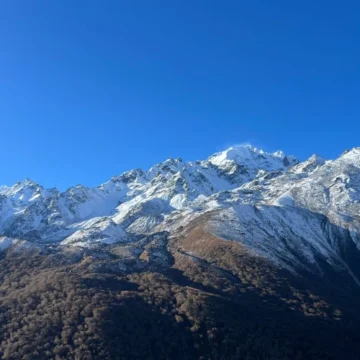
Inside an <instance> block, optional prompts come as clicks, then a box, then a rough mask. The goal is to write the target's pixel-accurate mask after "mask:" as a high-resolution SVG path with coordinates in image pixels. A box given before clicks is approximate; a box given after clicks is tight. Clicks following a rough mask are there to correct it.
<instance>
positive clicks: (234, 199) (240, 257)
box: [0, 145, 360, 359]
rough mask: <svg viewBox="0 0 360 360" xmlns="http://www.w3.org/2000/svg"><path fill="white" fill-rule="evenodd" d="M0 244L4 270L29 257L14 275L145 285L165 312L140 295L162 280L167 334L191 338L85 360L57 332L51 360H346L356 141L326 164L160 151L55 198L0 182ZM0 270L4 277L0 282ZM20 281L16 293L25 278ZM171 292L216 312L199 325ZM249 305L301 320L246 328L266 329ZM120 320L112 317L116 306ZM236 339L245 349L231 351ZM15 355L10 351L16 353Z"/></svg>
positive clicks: (359, 184) (352, 305) (359, 203)
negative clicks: (242, 326) (138, 165)
mask: <svg viewBox="0 0 360 360" xmlns="http://www.w3.org/2000/svg"><path fill="white" fill-rule="evenodd" d="M0 250H1V254H2V260H1V261H2V262H3V264H2V266H4V267H5V268H6V269H8V268H9V267H11V266H14V265H13V264H14V263H16V264H17V265H16V266H20V268H22V266H24V265H19V261H20V260H19V259H21V261H20V264H23V263H24V257H25V258H31V259H35V258H36V259H41V261H40V260H39V261H40V263H39V264H40V265H36V266H35V265H31V267H29V266H28V265H26V266H25V267H24V269H27V270H26V271H28V272H29V273H31V274H33V272H34V271H35V272H34V274H35V273H36V274H39V273H43V272H44V271H47V272H48V271H50V270H49V269H51V271H54V272H55V273H58V272H59V273H63V276H64V279H66V278H67V277H66V276H68V278H69V279H70V278H71V279H73V281H75V282H76V283H81V284H84V283H86V284H88V283H89V282H91V284H93V283H94V281H95V280H94V279H96V281H97V283H96V284H97V286H98V285H99V281H100V280H99V279H100V278H101V279H102V280H101V281H105V282H106V284H107V285H106V288H107V291H109V294H110V293H111V294H112V295H111V296H115V295H114V294H115V293H116V294H117V293H118V292H119V291H120V292H125V291H128V290H126V289H127V288H126V286H125V287H124V288H121V284H122V283H120V282H119V281H120V280H121V281H122V282H124V281H125V279H126V282H127V283H131V284H132V285H134V284H136V286H138V288H137V290H136V293H137V296H140V297H141V299H142V300H141V301H144V292H145V293H146V291H147V293H146V294H147V295H146V299H147V301H150V303H151V304H152V305H151V306H155V308H156V309H157V311H160V312H161V311H163V312H165V313H168V306H170V305H169V304H168V305H166V306H165V308H166V309H167V310H166V311H165V310H164V309H162V310H161V308H162V303H161V304H160V305H159V304H158V303H157V301H156V300H154V296H155V295H154V294H153V295H150V293H151V291H150V290H149V289H148V290H144V289H145V288H147V286H148V285H146V284H145V283H146V280H144V279H145V278H144V276H145V277H146V276H150V275H149V274H152V276H155V278H156V279H155V280H154V278H151V279H150V278H148V281H147V284H153V283H158V282H164V281H165V282H167V283H171V284H173V286H174V287H175V290H172V294H171V295H169V294H167V295H164V296H163V300H162V301H164V302H166V301H167V302H169V303H173V304H175V305H173V308H172V309H173V310H171V311H173V313H171V311H170V310H169V311H170V313H171V314H170V315H169V316H170V318H171V319H172V318H174V319H177V320H178V321H177V323H181V329H183V330H181V331H184V332H186V334H188V333H187V332H189V334H191V336H190V335H189V336H190V337H189V339H190V338H191V339H192V340H189V339H188V338H186V340H184V339H182V338H181V339H182V340H181V341H185V342H186V343H187V344H188V342H190V343H191V344H192V345H191V346H190V345H189V349H187V348H186V349H187V350H184V353H182V355H181V353H176V352H175V353H174V352H169V353H166V352H164V353H162V354H163V355H161V356H159V357H156V355H154V354H157V355H159V352H158V351H159V350H157V352H156V353H152V350H151V346H153V345H146V346H148V347H146V348H144V350H143V353H141V352H140V353H141V354H142V355H139V354H140V353H139V354H138V353H137V352H134V351H135V350H129V349H128V350H119V349H118V348H117V350H116V351H117V352H116V351H115V350H114V351H115V352H112V353H110V352H109V353H106V351H105V350H103V351H105V352H103V355H99V354H100V352H99V351H100V350H98V349H97V350H89V349H87V350H86V351H90V353H89V354H90V355H89V354H88V355H86V356H88V357H86V356H85V355H84V356H83V355H79V354H81V352H80V353H78V355H76V351H77V349H78V348H77V345H76V344H75V343H74V342H73V340H71V341H70V340H69V343H70V344H72V345H66V346H65V345H64V346H63V349H62V350H61V351H60V352H59V353H58V358H74V359H75V358H76V359H82V358H84V359H85V358H89V359H90V358H117V357H116V356H117V355H114V354H122V355H121V356H124V358H129V359H131V358H184V359H185V358H189V359H190V358H191V359H195V358H196V359H241V358H244V359H245V358H246V359H290V358H294V359H295V358H297V359H302V358H304V359H305V358H307V359H309V358H334V359H337V358H347V359H350V358H354V359H355V358H358V355H359V354H360V353H359V352H358V350H359V346H358V345H354V342H356V341H357V336H358V335H357V332H356V330H355V329H356V328H357V326H358V325H359V324H360V321H358V320H357V319H358V315H359V314H358V307H357V304H358V300H359V294H360V265H359V264H360V148H354V149H352V150H346V151H345V152H344V153H343V154H342V155H340V156H339V157H338V158H337V159H335V160H325V159H323V158H322V157H321V156H319V155H313V156H311V157H310V158H309V159H308V160H306V161H302V162H301V161H299V160H298V159H297V158H296V157H294V156H289V155H286V154H284V153H283V152H282V151H277V152H275V153H268V152H265V151H263V150H261V149H258V148H256V147H253V146H251V145H241V146H233V147H230V148H228V149H227V150H225V151H222V152H218V153H215V154H214V155H212V156H210V157H209V158H208V159H206V160H201V161H194V162H185V161H183V160H182V159H181V158H178V159H168V160H166V161H164V162H162V163H159V164H156V165H154V166H153V167H151V168H150V169H149V170H142V169H135V170H131V171H127V172H125V173H123V174H121V175H119V176H114V177H113V178H111V179H110V180H109V181H108V182H106V183H104V184H101V185H99V186H98V187H95V188H88V187H85V186H82V185H77V186H74V187H71V188H69V189H67V190H66V191H64V192H61V191H59V190H58V189H56V188H52V189H45V188H44V187H42V186H41V185H39V184H37V183H36V182H34V181H32V180H30V179H26V180H24V181H22V182H18V183H16V184H15V185H13V186H1V187H0ZM37 261H38V260H37ZM34 269H36V270H34ZM44 269H45V270H44ZM4 271H5V270H4ZM6 274H7V275H6V276H8V277H10V278H11V276H14V275H11V272H6ZM66 274H67V275H66ZM144 274H147V275H144ZM154 274H156V275H154ZM1 276H2V280H3V282H4V279H5V278H6V276H5V274H4V273H3V274H2V275H1ZM158 276H160V278H158ZM104 279H105V280H104ZM114 279H115V280H116V281H115V280H114ZM28 281H29V283H28V284H27V285H26V286H28V287H29V286H30V285H29V284H30V282H31V281H33V280H31V278H29V279H28ZM101 281H100V282H101ZM113 281H115V282H117V283H116V284H117V285H116V286H115V289H114V288H113V285H111V284H110V283H111V282H113ZM109 284H110V285H109ZM144 284H145V285H144ZM127 286H128V285H127ZM162 286H163V285H162ZM117 287H118V288H117ZM20 288H21V287H20ZM30 288H31V286H30ZM91 288H92V289H93V288H94V287H93V286H92V287H91ZM125 288H126V289H125ZM96 289H97V291H100V290H99V288H98V287H96ZM119 289H120V290H119ZM139 289H140V290H139ZM179 289H181V291H183V293H182V296H183V297H184V298H187V297H188V298H191V297H192V296H194V293H196V294H197V295H196V296H198V297H200V298H201V301H200V300H199V299H198V300H197V303H199V304H202V303H204V304H206V305H202V306H203V307H204V308H207V309H209V306H210V305H209V303H210V304H212V303H214V301H215V300H214V299H216V301H215V302H216V309H217V310H216V311H215V310H214V309H213V310H212V311H213V312H214V313H216V315H212V317H211V320H209V319H210V318H207V320H204V318H201V316H202V315H201V316H200V315H199V314H200V313H201V314H202V311H204V310H201V309H200V310H199V309H198V308H197V307H196V309H197V310H196V311H195V310H194V309H193V310H189V309H187V310H184V309H182V308H181V301H180V305H179V300H178V296H180V295H179V294H180V292H181V291H180V290H179ZM1 291H3V292H1ZM9 291H10V290H9V289H8V288H6V290H2V289H1V287H0V295H1V294H2V296H5V295H4V294H6V296H7V297H10V298H11V297H12V296H15V295H14V294H17V293H16V291H15V292H14V291H10V292H9ZM41 291H43V290H41ZM94 291H95V290H94ZM101 291H102V290H101ZM114 291H115V293H114ZM169 291H170V290H169ZM95 292H96V291H95ZM170 293H171V291H170ZM109 294H108V296H110V295H109ZM174 294H175V295H174ZM187 294H188V295H187ZM189 294H190V295H189ZM116 296H117V295H116ZM155 298H156V296H155ZM205 298H206V300H204V299H205ZM169 299H170V300H169ZM174 299H175V300H174ZM104 301H105V300H104ZM184 301H185V300H184ZM223 301H225V302H227V301H230V302H231V304H230V305H229V304H227V305H224V304H223V303H221V304H222V305H221V309H222V310H221V311H220V310H218V306H220V305H219V302H223ZM114 302H115V300H113V303H114ZM154 304H155V305H154ZM1 306H3V307H4V306H5V305H4V300H2V301H0V307H1ZM6 306H10V305H6ZM6 306H5V308H6ZM107 306H110V305H109V304H108V305H107ZM189 306H190V305H189ZM191 306H195V305H191ZM196 306H197V305H196ZM214 306H215V305H214ZM210 307H211V306H210ZM111 309H112V310H111V311H114V310H113V307H112V308H111ZM141 309H142V310H141V311H143V307H141ZM159 309H160V310H159ZM181 309H182V310H181ZM224 309H227V310H224ZM229 309H232V312H230V313H226V314H225V315H224V319H223V320H221V316H220V318H219V314H220V313H221V312H222V311H225V312H226V311H229ZM236 309H240V310H239V311H240V313H241V316H240V315H239V314H238V313H237V311H238V310H236ZM244 309H245V310H244ZM109 311H110V310H109ZM116 311H117V310H116ZM116 311H115V312H116ZM192 311H193V312H192ZM194 311H195V313H194ZM208 311H209V313H210V312H211V310H208ZM219 311H220V313H219ZM244 311H245V312H244ZM247 311H249V314H250V313H251V314H252V313H254V314H252V315H249V318H250V319H252V320H253V322H251V321H250V320H249V319H248V318H247V315H246V312H247ZM256 311H258V314H259V313H261V314H273V315H272V316H273V319H277V317H278V316H280V318H281V321H280V320H279V321H280V323H281V324H285V322H284V321H285V320H284V317H285V318H286V317H288V318H289V319H291V321H292V322H291V324H294V323H296V322H297V324H301V325H294V327H295V329H297V330H296V331H295V334H296V335H294V334H292V335H288V334H286V335H284V334H280V335H279V333H276V334H277V335H276V336H275V335H273V334H274V333H273V332H271V335H269V334H266V335H264V334H262V335H259V333H262V331H264V333H266V331H267V330H264V328H263V327H262V326H260V325H258V324H259V321H260V320H259V319H258V318H257V315H255V313H256ZM209 313H208V312H207V313H206V314H207V315H206V316H210V315H208V314H209ZM235 313H236V315H235ZM274 314H275V315H274ZM279 314H281V315H279ZM283 314H286V316H285V315H284V316H283ZM295 314H296V315H295ZM299 314H301V316H300V315H299ZM14 316H15V315H14ZM126 316H127V315H126ZM166 316H167V315H166ZM204 316H205V315H204ZM239 316H240V318H238V317H239ZM262 316H263V315H262ZM264 316H265V317H266V315H264ZM299 316H300V317H299ZM232 317H234V318H236V319H237V321H240V322H242V321H245V323H247V321H248V320H249V321H250V323H251V324H255V323H256V324H257V325H256V326H258V327H259V329H261V330H259V333H258V330H256V331H255V330H253V329H252V330H249V331H250V333H252V332H254V331H255V333H256V334H257V335H256V336H258V337H259V338H260V339H261V340H259V341H262V342H263V343H262V345H257V342H256V341H255V340H251V341H250V340H249V339H247V338H246V336H245V335H244V334H242V335H241V339H242V340H241V339H239V338H237V335H236V334H237V333H239V331H240V330H239V328H238V327H237V326H238V325H236V326H235V325H234V324H233V323H232V320H231V319H232ZM15 318H16V316H15V317H13V318H7V322H9V321H12V320H11V319H15ZM120 318H121V319H122V320H121V321H124V314H123V313H121V316H120ZM180 318H181V319H182V320H180ZM214 319H215V320H214ZM254 319H256V320H254ZM304 319H305V320H304ZM309 319H310V320H309ZM62 321H64V320H62ZM119 321H120V320H119ZM126 321H130V322H131V320H129V319H127V320H126ZM139 321H140V320H139ZM141 321H142V320H141ZM141 321H140V322H141ZM221 321H223V323H222V325H221ZM234 321H235V320H234ZM209 322H212V324H210V323H209ZM260 323H261V321H260ZM265 323H266V324H267V325H266V326H267V327H266V329H268V328H271V329H272V330H271V331H275V330H274V328H273V327H272V326H273V325H271V326H270V325H269V324H272V322H271V319H267V320H266V321H265ZM2 326H3V327H4V326H5V327H6V323H5V324H3V325H2ZM24 326H25V325H24ZM116 326H120V325H119V324H117V325H116ZM127 326H129V325H127ZM169 326H170V325H169ZM176 326H178V325H176ZM179 326H180V325H179ZM249 326H250V325H249ZM251 326H252V325H251ZM282 326H284V329H285V328H286V329H287V326H289V324H288V323H286V325H279V329H280V330H279V332H280V333H281V332H282V331H283V330H281V329H283V328H282ZM312 326H313V327H314V331H317V330H318V329H322V330H321V331H325V332H326V336H328V339H327V341H325V342H324V341H323V340H324V339H323V338H317V336H320V335H319V334H314V331H312V330H309V329H308V327H312ZM228 327H229V329H230V330H228V331H229V332H231V331H232V330H231V329H236V331H235V330H234V331H233V332H232V333H231V336H230V335H229V334H228V333H227V330H226V329H227V328H228ZM161 329H162V328H161ZM189 329H190V330H189ZM212 329H213V330H212ZM214 329H215V330H214ZM246 329H248V328H246ZM256 329H258V328H256ZM305 329H307V330H305ZM324 329H325V330H324ZM344 329H345V330H344ZM3 331H4V333H5V337H4V338H2V339H0V340H2V346H1V347H0V348H1V349H3V350H2V351H3V352H2V353H1V354H2V357H3V358H9V359H10V358H12V357H11V356H12V355H11V351H10V350H9V349H11V348H12V346H14V344H13V343H12V342H11V341H10V340H9V339H10V338H11V337H14V336H15V335H16V332H15V335H14V331H13V330H11V331H10V330H9V329H7V330H4V328H3ZM22 331H25V330H22ZM130 331H131V330H130ZM141 331H143V330H141ZM159 331H162V330H159ZM177 331H178V329H177ZM179 331H180V330H179ZM181 331H180V332H181ZM244 331H245V330H244ZM247 331H248V330H247ZM240 332H241V331H240ZM339 332H340V333H341V334H342V335H341V341H343V344H346V347H347V349H346V350H344V349H343V345H339V344H338V345H339V346H338V347H334V342H335V341H336V339H337V336H338V334H339ZM120 333H121V331H120ZM6 334H7V335H6ZM116 334H117V335H116V336H120V335H119V334H118V333H116ZM181 334H182V333H181ZM194 334H195V335H194ZM239 334H240V333H239ZM49 336H50V335H49ZM51 336H52V335H51ZM56 336H58V335H56V334H54V336H53V338H51V339H52V340H51V341H50V343H51V344H52V345H50V347H52V349H54V348H56V346H58V345H59V344H57V343H56V341H55V340H54V339H56ZM59 336H60V335H59ZM72 336H74V334H73V333H72ZM97 336H99V335H97ZM102 336H105V335H102ZM112 336H113V335H112ZM174 336H175V335H174ZM176 336H178V335H176ZM176 336H175V338H176ZM181 336H182V335H181ZM184 336H185V335H184ZM186 336H188V335H186ZM193 336H195V338H196V340H194V339H195V338H194V339H193ZM229 336H230V338H229ZM288 336H290V337H291V340H289V339H288ZM293 336H295V337H296V339H295V338H293ZM15 337H16V336H15ZM120 337H121V336H120ZM244 337H245V338H246V340H243V339H244ZM176 339H177V340H176V342H178V341H180V340H179V339H178V338H176ZM199 339H201V340H199ZM205 339H206V340H205ZM212 339H216V346H215V344H212ZM269 339H270V340H269ZM299 339H303V340H304V339H305V340H304V343H306V344H308V345H306V346H307V348H306V346H305V345H304V346H303V345H299V344H300V343H301V340H299ZM19 341H20V340H19ZM24 341H25V340H24ZM59 341H60V340H59ZM107 341H108V340H107ZM154 341H155V340H154ZM214 341H215V340H214ZM241 341H245V342H244V344H246V346H245V345H244V346H243V347H242V346H240V345H239V344H242V342H241ZM249 341H250V343H249ZM254 341H255V342H254ZM267 341H270V344H268V343H267ZM279 341H280V343H281V342H282V341H283V343H282V344H281V345H280V344H279ZM309 341H310V343H311V342H312V345H309ZM25 342H26V341H25ZM120 343H121V341H120ZM255 343H256V344H255ZM177 344H178V346H179V343H177ZM254 344H255V345H254ZM264 344H266V345H264ZM271 344H272V345H271ZM275 344H276V345H275ZM28 346H30V345H28ZM37 346H38V347H37V348H36V349H35V348H31V346H30V348H31V349H32V350H31V351H33V352H34V351H35V352H37V353H38V354H39V355H38V356H39V357H38V358H51V356H53V355H54V352H52V351H50V352H49V353H48V354H47V353H46V350H44V349H45V347H44V344H43V343H42V342H39V344H38V345H37ZM109 346H110V345H109ZM111 346H115V345H111ZM124 346H125V345H124ZM144 346H145V345H144ZM239 346H240V347H239ZM274 346H275V348H276V350H274ZM344 346H345V345H344ZM193 347H194V348H196V349H195V350H194V349H193ZM339 347H340V348H341V349H340V348H339ZM30 348H29V349H30ZM125 348H126V346H125ZM270 348H271V350H268V349H270ZM299 348H301V350H299V351H298V349H299ZM34 349H35V350H34ZM74 349H75V350H74ZM191 349H192V350H191ZM258 349H261V351H260V350H258ZM339 349H340V350H339ZM9 351H10V352H9ZM14 351H15V350H14ZM16 351H18V353H17V354H18V355H19V356H25V355H24V354H26V352H23V353H22V352H21V351H22V350H21V351H20V350H16ZM29 351H30V350H29ZM91 351H93V352H91ZM109 351H110V350H109ZM111 351H112V350H111ZM122 351H123V352H122ZM161 351H163V350H161ZM164 351H165V350H164ZM46 354H47V355H46ZM91 354H92V355H91ZM94 354H95V355H94ZM144 354H150V355H149V356H148V357H144ZM314 354H316V356H315V355H314ZM180 355H181V356H180ZM345 355H346V356H345ZM76 356H78V357H76ZM246 356H247V357H246ZM13 358H22V357H16V356H15V357H13ZM34 358H36V357H34ZM54 358H55V357H54ZM119 358H120V357H119Z"/></svg>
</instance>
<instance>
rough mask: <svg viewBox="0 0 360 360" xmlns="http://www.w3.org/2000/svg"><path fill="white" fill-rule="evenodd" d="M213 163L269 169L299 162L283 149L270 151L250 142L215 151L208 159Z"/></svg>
mask: <svg viewBox="0 0 360 360" xmlns="http://www.w3.org/2000/svg"><path fill="white" fill-rule="evenodd" d="M208 160H209V161H210V162H211V163H212V164H213V165H217V166H223V165H226V164H228V163H229V162H235V163H237V164H240V165H246V166H248V167H251V168H259V169H263V170H267V171H272V170H277V169H280V168H284V167H289V166H292V165H295V164H296V163H298V160H297V159H295V158H294V157H293V156H286V155H285V153H284V152H283V151H280V150H279V151H276V152H274V153H268V152H266V151H264V150H262V149H259V148H256V147H254V146H252V145H250V144H245V145H234V146H231V147H229V148H228V149H226V150H224V151H222V152H218V153H215V154H214V155H212V156H210V158H209V159H208Z"/></svg>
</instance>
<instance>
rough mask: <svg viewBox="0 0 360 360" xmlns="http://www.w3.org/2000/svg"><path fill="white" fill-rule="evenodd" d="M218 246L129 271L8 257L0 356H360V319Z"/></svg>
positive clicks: (0, 281)
mask: <svg viewBox="0 0 360 360" xmlns="http://www.w3.org/2000/svg"><path fill="white" fill-rule="evenodd" d="M209 244H211V241H210V242H209ZM229 244H230V243H229ZM185 245H186V244H185V243H183V246H185ZM176 246H178V245H177V244H176ZM213 246H214V247H215V248H216V249H217V253H216V256H215V252H214V251H213V250H212V248H211V246H208V247H207V250H205V249H201V248H199V249H197V248H195V247H193V248H192V249H191V251H192V252H193V253H194V254H195V255H193V257H192V258H190V257H189V256H188V255H185V252H183V253H181V252H180V251H178V252H176V251H174V250H171V251H172V253H173V255H174V266H173V267H172V268H168V269H164V268H162V267H160V268H158V269H154V268H150V267H148V268H147V269H145V270H143V271H141V272H133V271H132V272H129V273H128V274H125V273H122V274H121V273H118V274H114V273H106V272H105V273H96V272H93V271H90V270H88V269H89V268H91V267H88V268H87V267H86V266H85V265H84V263H85V261H84V262H83V263H82V265H81V264H80V263H71V262H68V261H66V258H65V257H63V258H61V261H60V260H56V259H53V258H52V257H51V255H41V254H30V253H29V254H22V255H19V254H9V255H8V256H6V257H4V258H2V259H1V260H0V310H1V313H0V357H1V358H2V359H57V360H58V359H79V360H80V359H115V360H116V359H121V360H124V359H128V360H130V359H154V360H155V359H156V360H158V359H179V360H180V359H185V360H186V359H199V360H200V359H202V360H205V359H214V360H215V359H221V360H237V359H246V360H253V359H254V360H255V359H256V360H263V359H264V360H265V359H266V360H267V359H269V360H270V359H271V360H282V359H284V360H285V359H347V360H349V359H358V358H359V354H360V336H359V334H358V328H357V325H358V324H359V322H358V321H357V320H356V316H355V315H354V313H351V314H348V315H344V314H343V312H344V309H343V308H338V307H334V304H333V303H331V301H329V300H326V299H325V298H324V296H322V294H320V293H316V292H311V291H309V290H308V289H305V288H302V285H301V284H296V279H292V278H291V276H290V274H287V275H286V274H280V273H277V272H276V270H275V269H273V268H271V267H269V265H268V264H265V263H263V262H262V261H261V260H260V259H257V260H256V259H255V260H254V259H251V257H249V256H245V255H244V254H242V253H241V252H240V251H238V249H236V248H235V247H233V248H224V246H225V245H224V244H222V243H219V242H216V241H215V240H214V241H213ZM226 246H230V245H226ZM185 250H186V249H185ZM196 254H197V255H199V259H194V256H196ZM89 261H90V260H89ZM340 303H341V302H340ZM350 319H352V321H350Z"/></svg>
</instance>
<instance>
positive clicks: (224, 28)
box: [0, 0, 360, 189]
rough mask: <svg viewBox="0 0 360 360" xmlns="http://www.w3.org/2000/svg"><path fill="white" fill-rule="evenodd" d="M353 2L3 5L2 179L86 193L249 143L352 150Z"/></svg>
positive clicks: (358, 112) (302, 151) (357, 111)
mask: <svg viewBox="0 0 360 360" xmlns="http://www.w3.org/2000/svg"><path fill="white" fill-rule="evenodd" d="M359 14H360V4H359V2H357V1H344V2H341V3H340V2H338V1H331V0H330V1H322V0H318V1H307V0H305V1H301V2H300V1H257V0H254V1H246V2H245V1H244V2H243V1H211V0H204V1H201V0H198V1H162V0H159V1H145V0H138V1H110V0H109V1H92V0H87V1H82V0H77V1H69V0H62V1H48V0H37V1H33V2H30V1H17V0H14V1H7V2H3V3H2V7H1V12H0V33H1V37H0V49H1V52H0V79H1V81H0V141H1V147H2V152H1V163H2V167H1V171H0V184H12V183H14V182H16V181H18V180H22V179H24V178H26V177H29V178H32V179H34V180H36V181H38V182H40V183H42V184H44V185H45V186H47V187H51V186H58V187H59V188H61V189H64V188H66V187H68V186H71V185H74V184H78V183H83V184H85V185H90V186H94V185H97V184H99V183H101V182H104V181H106V180H107V179H109V178H110V177H111V176H113V175H115V174H119V173H121V172H123V171H125V170H128V169H131V168H136V167H143V168H147V167H149V166H151V165H152V164H154V163H156V162H159V161H161V160H164V159H166V158H168V157H179V156H181V157H183V158H184V159H186V160H195V159H202V158H206V157H207V156H208V155H210V154H212V153H213V152H215V151H218V150H221V149H224V148H225V147H227V146H229V145H232V144H235V143H243V142H250V143H252V144H254V145H256V146H259V147H262V148H264V149H265V150H268V151H275V150H277V149H282V150H284V151H285V152H286V153H291V154H294V155H296V156H298V157H299V158H301V159H305V158H307V157H309V156H310V155H311V154H312V153H319V154H321V155H322V156H324V157H326V158H333V157H336V156H338V155H339V154H340V153H341V152H342V151H343V150H344V149H345V148H351V147H354V146H360V137H359V132H360V101H359V95H360V69H359V67H360V47H359V43H360V21H359V20H360V19H359V17H360V15H359Z"/></svg>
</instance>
